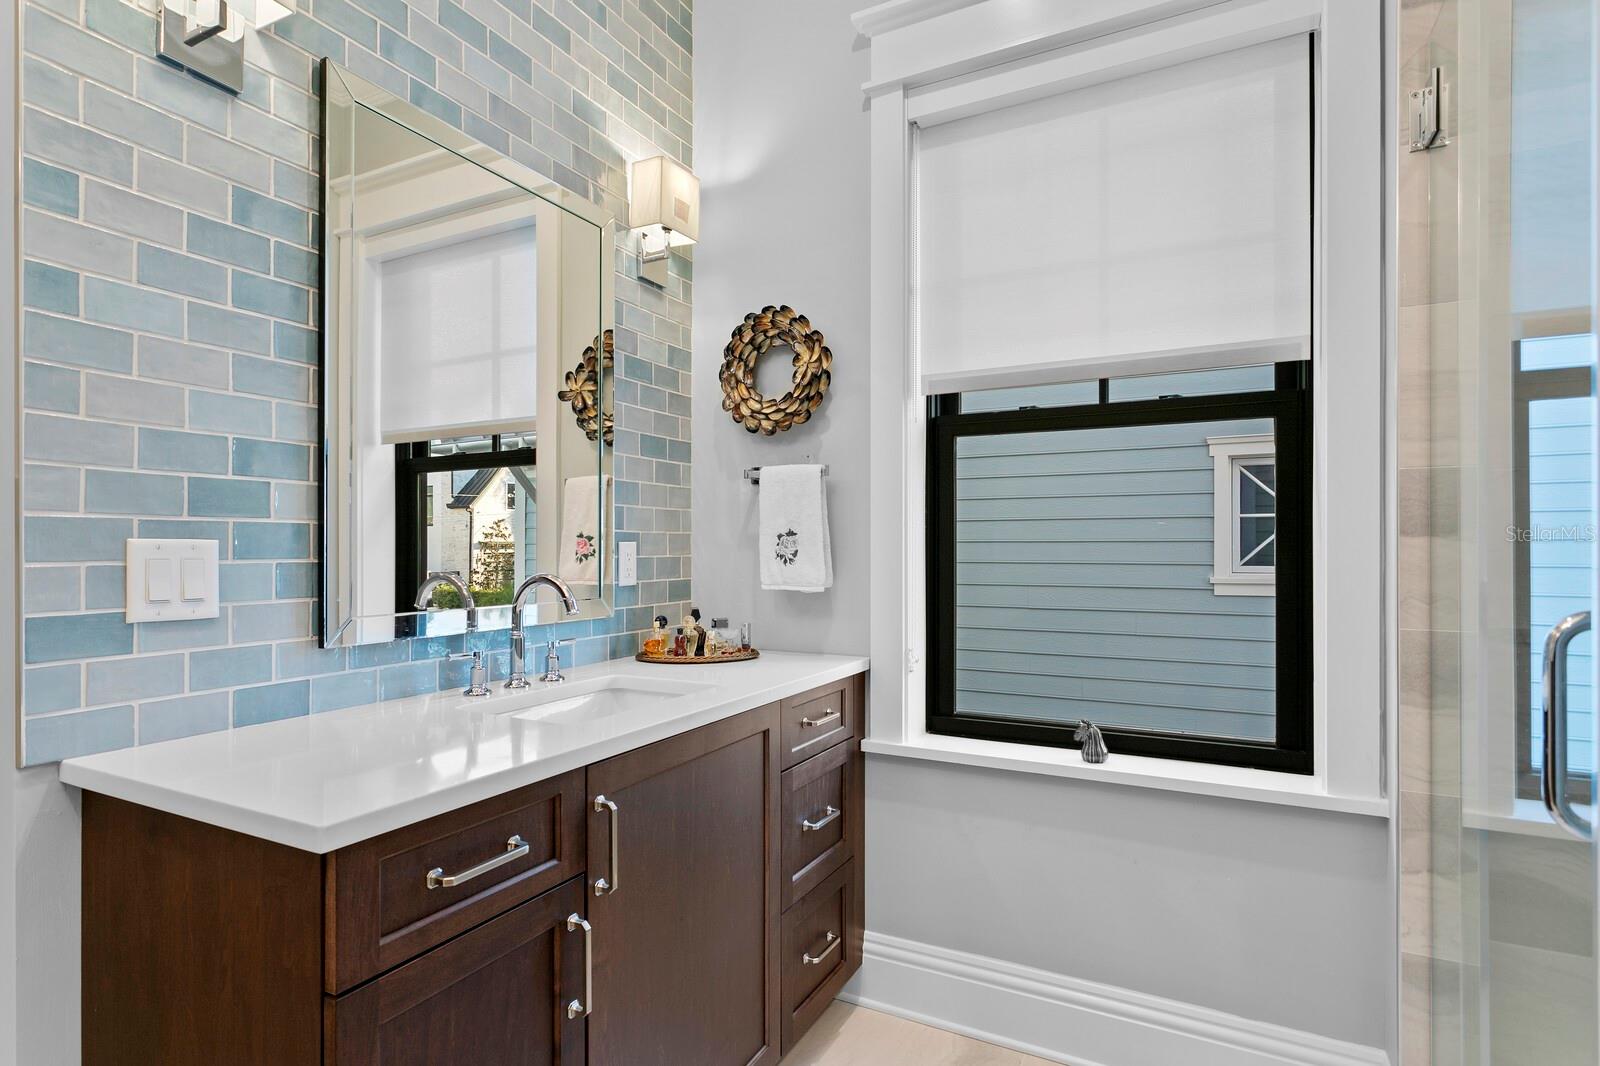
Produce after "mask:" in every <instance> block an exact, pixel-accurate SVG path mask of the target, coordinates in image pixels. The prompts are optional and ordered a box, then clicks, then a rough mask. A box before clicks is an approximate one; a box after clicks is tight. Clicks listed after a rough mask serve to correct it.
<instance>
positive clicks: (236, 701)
mask: <svg viewBox="0 0 1600 1066" xmlns="http://www.w3.org/2000/svg"><path fill="white" fill-rule="evenodd" d="M310 713H311V683H310V682H309V681H288V682H284V683H283V684H278V685H262V686H261V687H259V688H242V689H236V690H235V691H234V693H233V724H234V725H235V726H242V725H258V724H260V723H262V722H276V721H280V720H281V719H284V718H300V717H303V716H305V715H308V714H310Z"/></svg>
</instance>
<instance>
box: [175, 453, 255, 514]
mask: <svg viewBox="0 0 1600 1066" xmlns="http://www.w3.org/2000/svg"><path fill="white" fill-rule="evenodd" d="M236 443H237V442H236ZM189 513H190V514H191V515H196V516H203V517H210V518H217V517H223V518H269V517H271V514H272V486H271V485H270V484H269V483H267V482H265V481H247V480H244V479H242V478H212V477H191V478H190V479H189Z"/></svg>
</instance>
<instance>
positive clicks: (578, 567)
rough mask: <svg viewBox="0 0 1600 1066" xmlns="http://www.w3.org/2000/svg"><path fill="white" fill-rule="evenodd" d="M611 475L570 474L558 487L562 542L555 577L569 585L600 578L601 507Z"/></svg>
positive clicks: (589, 582) (590, 583)
mask: <svg viewBox="0 0 1600 1066" xmlns="http://www.w3.org/2000/svg"><path fill="white" fill-rule="evenodd" d="M610 489H611V478H610V477H607V478H605V479H604V481H603V482H602V480H601V478H600V477H598V476H597V475H589V476H588V477H569V478H567V480H566V483H565V484H563V485H562V486H561V544H560V546H559V549H558V550H559V551H560V555H559V556H558V558H557V560H556V576H558V577H560V578H561V580H563V581H565V582H566V583H567V584H569V585H593V584H594V583H595V582H596V581H598V580H599V579H600V552H601V550H602V549H603V547H604V545H602V544H601V543H600V540H599V537H600V508H601V507H602V506H603V504H604V499H603V497H604V496H607V495H609V494H610Z"/></svg>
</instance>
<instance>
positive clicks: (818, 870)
mask: <svg viewBox="0 0 1600 1066" xmlns="http://www.w3.org/2000/svg"><path fill="white" fill-rule="evenodd" d="M861 817H862V794H861V742H860V741H859V740H847V741H845V742H843V743H841V744H835V745H834V746H833V747H831V748H829V749H828V750H827V751H825V752H823V753H822V754H820V755H817V756H815V757H813V758H810V759H807V760H806V761H805V762H803V763H801V764H800V765H799V766H796V767H795V768H794V769H792V770H786V771H784V774H783V906H784V909H785V910H787V909H788V908H789V907H792V906H793V905H794V903H795V901H796V900H798V899H800V898H801V897H802V896H804V895H805V894H806V893H807V892H809V891H811V890H812V889H813V888H815V887H816V886H817V885H818V884H820V883H821V882H822V881H823V880H824V879H826V878H827V877H828V875H829V874H831V873H833V872H834V871H835V870H837V869H838V868H839V867H841V866H843V865H844V864H845V863H846V862H848V861H849V860H850V859H851V858H852V857H854V856H855V855H856V853H857V852H858V851H859V849H860V840H861Z"/></svg>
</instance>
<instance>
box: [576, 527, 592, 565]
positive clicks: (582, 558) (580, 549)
mask: <svg viewBox="0 0 1600 1066" xmlns="http://www.w3.org/2000/svg"><path fill="white" fill-rule="evenodd" d="M594 557H595V547H594V534H592V533H579V534H578V536H577V539H576V541H575V542H574V544H573V546H572V561H573V562H575V563H586V562H588V561H589V560H590V559H593V558H594Z"/></svg>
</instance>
